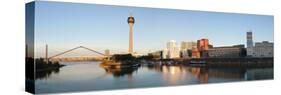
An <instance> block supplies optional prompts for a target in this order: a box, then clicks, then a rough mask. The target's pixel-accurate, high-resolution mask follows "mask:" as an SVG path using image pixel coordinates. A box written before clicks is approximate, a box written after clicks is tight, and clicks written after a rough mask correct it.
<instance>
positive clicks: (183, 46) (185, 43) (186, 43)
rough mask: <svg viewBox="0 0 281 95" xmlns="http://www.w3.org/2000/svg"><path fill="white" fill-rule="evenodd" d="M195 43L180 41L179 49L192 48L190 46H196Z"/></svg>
mask: <svg viewBox="0 0 281 95" xmlns="http://www.w3.org/2000/svg"><path fill="white" fill-rule="evenodd" d="M196 45H197V43H196V42H192V41H191V42H186V41H183V42H181V50H186V49H190V50H191V49H192V47H196Z"/></svg>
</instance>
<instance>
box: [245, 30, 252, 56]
mask: <svg viewBox="0 0 281 95" xmlns="http://www.w3.org/2000/svg"><path fill="white" fill-rule="evenodd" d="M246 39H247V56H253V54H254V50H253V48H254V45H253V44H254V42H253V33H252V31H251V30H250V31H249V32H247V36H246Z"/></svg>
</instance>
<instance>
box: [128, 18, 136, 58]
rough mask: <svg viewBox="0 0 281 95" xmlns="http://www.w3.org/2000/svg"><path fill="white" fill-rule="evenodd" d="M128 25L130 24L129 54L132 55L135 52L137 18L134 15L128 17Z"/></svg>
mask: <svg viewBox="0 0 281 95" xmlns="http://www.w3.org/2000/svg"><path fill="white" fill-rule="evenodd" d="M127 22H128V24H129V27H130V29H129V53H130V54H132V53H133V52H134V51H133V25H134V23H135V18H134V17H133V16H132V14H130V16H129V17H128V20H127Z"/></svg>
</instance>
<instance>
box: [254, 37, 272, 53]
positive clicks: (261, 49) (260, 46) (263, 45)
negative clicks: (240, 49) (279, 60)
mask: <svg viewBox="0 0 281 95" xmlns="http://www.w3.org/2000/svg"><path fill="white" fill-rule="evenodd" d="M251 56H252V57H273V43H270V42H268V41H263V42H256V43H255V46H254V47H253V53H252V55H251Z"/></svg>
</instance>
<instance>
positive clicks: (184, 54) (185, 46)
mask: <svg viewBox="0 0 281 95" xmlns="http://www.w3.org/2000/svg"><path fill="white" fill-rule="evenodd" d="M192 47H197V43H196V42H192V41H190V42H186V41H183V42H181V49H180V57H181V58H189V57H191V53H190V52H189V51H191V50H192Z"/></svg>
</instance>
